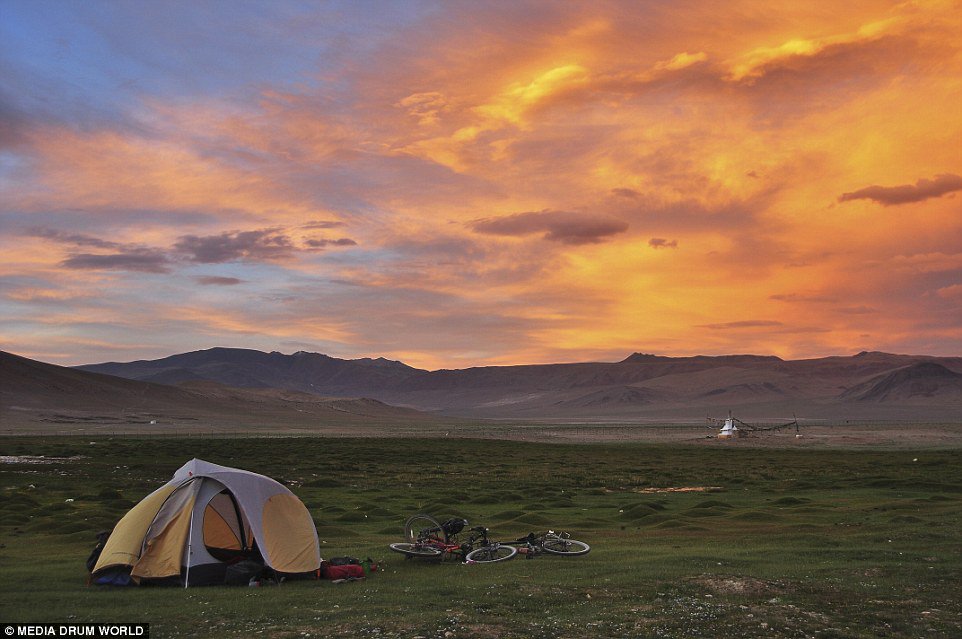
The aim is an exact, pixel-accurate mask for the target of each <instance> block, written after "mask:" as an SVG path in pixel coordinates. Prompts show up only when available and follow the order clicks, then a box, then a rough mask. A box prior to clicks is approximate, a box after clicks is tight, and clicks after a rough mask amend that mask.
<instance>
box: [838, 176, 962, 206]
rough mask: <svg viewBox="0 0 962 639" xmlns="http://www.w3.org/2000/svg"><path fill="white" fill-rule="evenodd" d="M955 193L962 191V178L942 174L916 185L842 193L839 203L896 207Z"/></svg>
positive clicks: (875, 186)
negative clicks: (866, 201)
mask: <svg viewBox="0 0 962 639" xmlns="http://www.w3.org/2000/svg"><path fill="white" fill-rule="evenodd" d="M954 191H962V176H958V175H954V174H952V173H942V174H941V175H936V176H935V177H934V178H933V179H931V180H926V179H924V178H923V179H920V180H918V181H917V182H916V183H915V184H914V185H912V184H902V185H900V186H877V185H873V186H868V187H865V188H864V189H859V190H858V191H852V192H851V193H842V194H841V195H840V196H839V197H838V201H839V202H849V201H851V200H873V201H875V202H878V203H879V204H881V205H882V206H895V205H898V204H909V203H911V202H921V201H923V200H928V199H929V198H934V197H941V196H943V195H945V194H946V193H952V192H954Z"/></svg>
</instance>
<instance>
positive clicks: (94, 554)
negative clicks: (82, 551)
mask: <svg viewBox="0 0 962 639" xmlns="http://www.w3.org/2000/svg"><path fill="white" fill-rule="evenodd" d="M108 537H110V532H108V531H106V530H103V531H101V532H99V533H97V545H96V546H94V549H93V550H91V551H90V556H89V557H87V572H93V571H94V566H96V565H97V560H98V559H100V553H101V552H103V549H104V544H106V543H107V538H108Z"/></svg>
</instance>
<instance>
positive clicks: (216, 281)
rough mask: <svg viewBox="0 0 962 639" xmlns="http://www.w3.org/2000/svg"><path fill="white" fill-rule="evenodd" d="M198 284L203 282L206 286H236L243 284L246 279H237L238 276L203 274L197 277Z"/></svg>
mask: <svg viewBox="0 0 962 639" xmlns="http://www.w3.org/2000/svg"><path fill="white" fill-rule="evenodd" d="M195 279H196V280H197V283H198V284H203V285H204V286H234V285H236V284H243V282H244V280H241V279H237V278H236V277H220V276H218V275H202V276H200V277H197V278H195Z"/></svg>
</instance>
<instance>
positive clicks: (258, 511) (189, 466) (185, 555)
mask: <svg viewBox="0 0 962 639" xmlns="http://www.w3.org/2000/svg"><path fill="white" fill-rule="evenodd" d="M251 557H254V558H257V559H259V560H262V561H263V562H264V564H265V565H266V566H268V567H270V568H272V569H273V570H274V571H275V572H276V573H278V574H281V575H294V574H303V573H310V572H315V571H317V570H318V569H319V568H320V565H321V556H320V549H319V546H318V543H317V529H316V528H315V527H314V521H313V519H311V515H310V513H309V512H308V511H307V508H306V507H305V506H304V504H303V503H302V502H301V500H300V499H298V498H297V497H296V496H295V495H294V494H293V493H292V492H291V491H290V490H288V489H287V488H286V487H285V486H283V485H281V484H279V483H278V482H276V481H274V480H273V479H271V478H269V477H265V476H263V475H258V474H256V473H252V472H249V471H246V470H238V469H236V468H228V467H226V466H218V465H217V464H211V463H209V462H205V461H202V460H200V459H193V460H191V461H189V462H187V463H186V464H184V465H183V466H182V467H181V468H180V469H179V470H178V471H177V472H176V473H174V477H173V479H171V480H170V481H169V482H167V483H166V484H165V485H163V486H161V487H160V488H158V489H157V490H155V491H154V492H152V493H151V494H149V495H148V496H147V497H145V498H144V499H143V500H142V501H141V502H140V503H139V504H137V505H136V506H134V507H133V508H131V509H130V511H129V512H128V513H127V514H126V515H124V517H123V518H122V519H121V520H120V521H119V522H118V523H117V526H116V527H115V528H114V530H113V532H112V533H111V534H110V537H109V538H108V539H107V543H106V544H105V545H104V548H103V551H102V552H101V554H100V558H99V559H98V561H97V564H96V565H95V566H94V569H93V574H94V577H97V575H98V574H100V573H103V572H108V571H110V570H126V569H127V568H129V569H130V577H131V581H133V582H134V583H138V584H143V583H169V584H179V585H183V586H185V587H186V586H201V585H212V584H221V583H224V576H225V574H226V572H227V566H228V564H229V563H232V562H234V561H236V560H237V559H239V558H251Z"/></svg>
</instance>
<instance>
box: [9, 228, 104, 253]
mask: <svg viewBox="0 0 962 639" xmlns="http://www.w3.org/2000/svg"><path fill="white" fill-rule="evenodd" d="M26 234H27V235H28V236H30V237H41V238H43V239H45V240H51V241H53V242H60V243H61V244H73V245H74V246H92V247H94V248H103V249H115V248H120V247H121V245H120V244H118V243H117V242H111V241H110V240H104V239H101V238H99V237H94V236H92V235H86V234H84V233H67V232H65V231H58V230H56V229H51V228H47V227H44V226H34V227H32V228H29V229H27V232H26Z"/></svg>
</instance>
